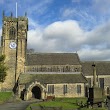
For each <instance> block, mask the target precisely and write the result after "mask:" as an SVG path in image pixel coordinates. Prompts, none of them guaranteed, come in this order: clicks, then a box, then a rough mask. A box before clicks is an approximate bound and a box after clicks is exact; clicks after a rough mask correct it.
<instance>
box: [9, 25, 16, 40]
mask: <svg viewBox="0 0 110 110" xmlns="http://www.w3.org/2000/svg"><path fill="white" fill-rule="evenodd" d="M15 34H16V31H15V28H14V27H13V26H12V27H11V28H10V31H9V39H15Z"/></svg>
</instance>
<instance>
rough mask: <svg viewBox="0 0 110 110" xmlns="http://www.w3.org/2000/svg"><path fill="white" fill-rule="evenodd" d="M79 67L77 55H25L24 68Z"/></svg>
mask: <svg viewBox="0 0 110 110" xmlns="http://www.w3.org/2000/svg"><path fill="white" fill-rule="evenodd" d="M67 64H69V65H79V64H80V60H79V57H78V54H77V53H34V54H27V58H26V66H29V65H67Z"/></svg>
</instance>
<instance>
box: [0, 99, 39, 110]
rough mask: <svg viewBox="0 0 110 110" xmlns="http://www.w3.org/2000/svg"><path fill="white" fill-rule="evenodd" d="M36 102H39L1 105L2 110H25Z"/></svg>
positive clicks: (0, 109)
mask: <svg viewBox="0 0 110 110" xmlns="http://www.w3.org/2000/svg"><path fill="white" fill-rule="evenodd" d="M36 102H39V100H34V101H22V102H15V103H12V102H11V103H5V104H2V105H0V110H25V109H26V108H27V106H28V105H29V104H31V103H36Z"/></svg>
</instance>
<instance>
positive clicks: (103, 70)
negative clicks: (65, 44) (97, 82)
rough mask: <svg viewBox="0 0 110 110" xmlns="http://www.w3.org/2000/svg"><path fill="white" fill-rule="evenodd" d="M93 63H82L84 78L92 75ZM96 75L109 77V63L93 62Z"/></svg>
mask: <svg viewBox="0 0 110 110" xmlns="http://www.w3.org/2000/svg"><path fill="white" fill-rule="evenodd" d="M93 63H94V62H93V61H86V62H82V63H81V64H82V72H83V74H84V75H85V76H90V75H93V68H92V64H93ZM95 64H96V72H97V75H110V62H109V61H108V62H107V61H95Z"/></svg>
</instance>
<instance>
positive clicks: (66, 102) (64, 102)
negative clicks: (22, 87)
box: [26, 98, 106, 110]
mask: <svg viewBox="0 0 110 110" xmlns="http://www.w3.org/2000/svg"><path fill="white" fill-rule="evenodd" d="M86 101H87V99H86V98H56V99H55V101H46V102H40V103H34V104H30V105H29V106H28V107H27V109H26V110H30V106H35V107H37V106H45V107H62V108H63V110H68V109H76V108H79V107H80V106H78V105H77V104H76V103H77V102H79V103H81V102H83V103H85V104H86ZM81 110H88V108H86V107H85V108H81ZM89 110H106V109H105V108H97V109H89Z"/></svg>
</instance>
